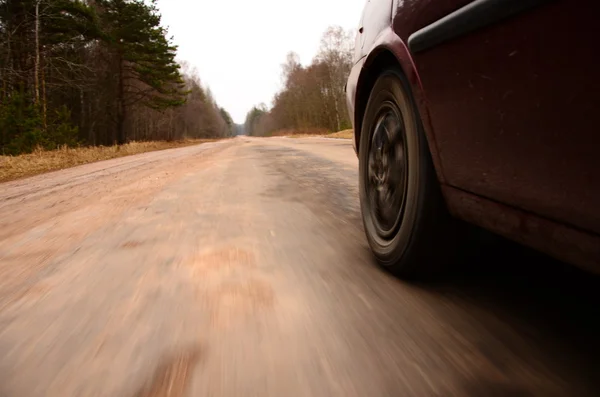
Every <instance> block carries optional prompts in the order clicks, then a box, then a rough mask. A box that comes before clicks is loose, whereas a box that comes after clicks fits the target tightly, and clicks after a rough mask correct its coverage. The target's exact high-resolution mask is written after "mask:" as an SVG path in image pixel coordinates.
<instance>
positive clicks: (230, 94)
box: [159, 0, 366, 123]
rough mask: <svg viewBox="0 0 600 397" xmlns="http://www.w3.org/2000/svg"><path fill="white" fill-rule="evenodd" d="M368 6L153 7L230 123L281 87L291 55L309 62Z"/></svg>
mask: <svg viewBox="0 0 600 397" xmlns="http://www.w3.org/2000/svg"><path fill="white" fill-rule="evenodd" d="M365 3H366V0H297V1H289V0H287V1H286V0H159V7H160V10H161V14H162V16H163V19H162V23H163V25H164V26H168V27H169V34H170V35H173V36H174V38H175V44H177V45H178V46H179V51H178V53H179V59H180V60H183V61H187V62H189V63H190V64H191V66H195V67H197V68H198V72H199V75H200V79H201V80H202V82H203V84H204V85H208V86H209V87H210V89H211V90H212V92H213V94H214V96H215V99H216V100H217V102H218V104H219V105H220V106H222V107H223V108H225V109H226V110H227V111H228V112H229V113H230V114H231V117H232V118H233V120H234V121H235V122H236V123H243V122H244V119H245V117H246V113H247V112H248V111H249V110H250V108H251V107H252V106H253V105H258V104H259V103H261V102H264V103H265V104H267V106H270V104H271V99H272V97H273V94H274V93H275V92H276V91H277V90H278V89H279V88H280V87H281V64H282V63H283V62H284V61H285V56H286V54H287V53H288V52H289V51H295V52H296V53H298V55H299V56H300V60H301V62H302V63H303V64H304V65H306V64H308V63H310V61H311V60H312V58H313V57H314V56H315V54H316V52H317V49H318V47H319V41H320V38H321V35H322V33H323V32H324V31H325V30H326V29H327V27H328V26H330V25H340V26H342V27H343V28H345V29H357V28H358V22H359V19H360V14H361V11H362V8H363V5H364V4H365Z"/></svg>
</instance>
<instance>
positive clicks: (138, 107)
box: [0, 0, 233, 154]
mask: <svg viewBox="0 0 600 397" xmlns="http://www.w3.org/2000/svg"><path fill="white" fill-rule="evenodd" d="M176 56H177V47H176V46H175V45H173V43H172V38H171V37H168V31H167V29H166V28H165V27H163V26H162V25H161V15H160V12H159V11H158V8H157V5H156V0H151V1H144V0H0V134H1V136H0V150H1V154H19V153H23V152H30V151H32V150H33V149H35V148H36V147H43V148H46V149H53V148H56V147H58V146H61V145H69V146H74V145H80V144H87V145H111V144H115V143H118V144H122V143H125V142H127V141H129V140H174V139H181V138H207V137H221V136H228V135H230V134H231V133H232V131H233V122H232V120H231V117H230V116H229V114H228V113H227V112H226V111H225V110H224V109H222V108H220V107H219V106H218V105H217V104H216V102H215V100H214V98H213V96H212V94H211V92H210V90H209V89H207V88H205V87H204V86H203V85H202V84H201V81H200V78H199V76H198V73H197V71H196V70H194V69H191V68H190V67H189V66H188V65H185V64H183V65H182V64H180V63H178V62H177V61H176Z"/></svg>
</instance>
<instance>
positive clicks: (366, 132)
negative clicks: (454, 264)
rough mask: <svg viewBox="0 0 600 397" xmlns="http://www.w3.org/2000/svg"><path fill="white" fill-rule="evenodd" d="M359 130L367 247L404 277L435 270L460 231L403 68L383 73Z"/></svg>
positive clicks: (444, 261) (450, 256)
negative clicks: (448, 210)
mask: <svg viewBox="0 0 600 397" xmlns="http://www.w3.org/2000/svg"><path fill="white" fill-rule="evenodd" d="M395 119H396V120H397V121H396V122H394V120H395ZM361 131H362V133H361V137H360V143H359V144H360V146H359V182H360V186H359V188H360V202H361V212H362V218H363V224H364V229H365V233H366V235H367V240H368V242H369V245H370V247H371V250H372V251H373V253H374V255H375V257H376V259H377V261H378V262H379V264H380V265H381V266H383V267H384V268H386V269H388V270H390V271H391V272H392V273H394V274H395V275H397V276H399V277H401V278H408V279H415V278H416V279H423V278H431V277H432V276H437V275H439V274H440V271H441V270H442V269H443V268H444V267H445V266H444V265H446V264H447V262H449V261H451V260H452V259H453V258H454V255H453V254H454V252H453V251H454V250H453V246H454V243H455V242H456V238H457V237H458V233H457V232H458V230H453V229H454V228H455V227H456V225H455V222H454V221H453V220H452V219H451V217H450V216H449V214H448V212H447V210H446V206H445V203H444V200H443V198H442V195H441V191H440V187H439V182H438V180H437V177H436V173H435V169H434V167H433V162H432V160H431V155H430V152H429V148H428V145H427V140H426V138H425V135H424V133H423V128H422V124H421V119H420V116H419V113H418V110H417V107H416V106H415V101H414V98H413V96H412V93H411V91H410V88H409V85H408V82H407V80H406V78H405V77H404V75H403V74H402V73H401V72H400V71H398V70H395V69H391V70H387V71H385V72H383V73H382V74H381V75H380V76H379V78H378V79H377V81H376V82H375V85H374V86H373V90H372V91H371V94H370V97H369V101H368V103H367V107H366V110H365V115H364V118H363V123H362V129H361ZM386 137H387V138H386ZM386 142H387V143H386ZM386 145H387V146H386ZM386 153H387V154H386ZM386 159H387V160H386ZM385 168H387V171H382V169H385Z"/></svg>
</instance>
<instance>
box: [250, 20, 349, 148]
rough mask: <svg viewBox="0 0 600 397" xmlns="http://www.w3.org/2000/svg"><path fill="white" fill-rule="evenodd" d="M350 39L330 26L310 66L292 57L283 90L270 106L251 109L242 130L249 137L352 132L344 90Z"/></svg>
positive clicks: (284, 73) (287, 62) (284, 67)
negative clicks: (346, 130) (347, 130)
mask: <svg viewBox="0 0 600 397" xmlns="http://www.w3.org/2000/svg"><path fill="white" fill-rule="evenodd" d="M353 48H354V33H353V32H352V31H345V30H344V29H343V28H341V27H339V26H331V27H329V28H328V29H327V30H326V31H325V32H324V33H323V36H322V38H321V43H320V46H319V50H318V53H317V55H316V56H315V58H314V59H313V60H312V62H311V63H310V64H309V65H308V66H303V65H302V64H301V63H300V60H299V57H298V55H297V54H296V53H294V52H290V53H289V54H288V55H287V58H286V60H285V63H284V64H283V65H282V88H281V90H280V91H279V92H278V93H277V94H276V95H275V97H274V98H273V100H272V106H271V107H267V106H266V105H265V104H260V105H258V106H254V107H253V108H252V109H251V110H250V111H249V112H248V114H247V115H246V121H245V124H244V128H245V132H246V133H247V134H248V135H254V136H268V135H278V134H282V133H324V132H335V131H340V130H345V129H348V128H351V122H350V118H349V116H348V112H347V108H346V101H345V93H344V86H345V84H346V79H347V78H348V74H349V73H350V69H351V67H352V51H353Z"/></svg>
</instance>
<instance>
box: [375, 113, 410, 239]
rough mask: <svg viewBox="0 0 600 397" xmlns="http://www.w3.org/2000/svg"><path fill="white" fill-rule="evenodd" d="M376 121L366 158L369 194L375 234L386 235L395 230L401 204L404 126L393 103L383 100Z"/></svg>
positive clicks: (404, 158) (402, 195)
mask: <svg viewBox="0 0 600 397" xmlns="http://www.w3.org/2000/svg"><path fill="white" fill-rule="evenodd" d="M376 120H377V122H376V123H375V128H374V130H373V133H372V139H371V146H370V150H369V158H368V181H369V195H370V198H371V211H372V215H373V219H374V220H375V226H376V229H377V233H378V234H379V235H380V236H381V237H383V238H387V237H390V236H392V235H393V234H394V233H395V232H396V231H397V229H398V226H399V224H400V219H401V217H402V210H403V206H404V196H405V190H406V189H405V175H406V161H405V160H406V155H405V144H404V129H403V124H402V119H401V116H400V113H399V111H398V109H397V108H396V106H395V105H394V104H392V103H384V105H383V106H382V107H381V110H380V112H379V117H378V118H377V119H376Z"/></svg>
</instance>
